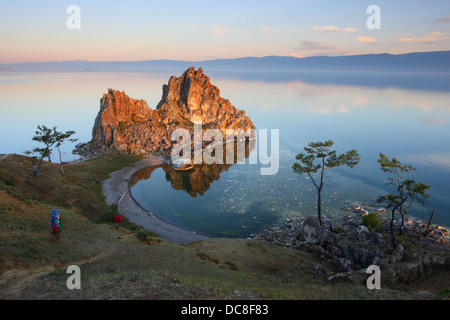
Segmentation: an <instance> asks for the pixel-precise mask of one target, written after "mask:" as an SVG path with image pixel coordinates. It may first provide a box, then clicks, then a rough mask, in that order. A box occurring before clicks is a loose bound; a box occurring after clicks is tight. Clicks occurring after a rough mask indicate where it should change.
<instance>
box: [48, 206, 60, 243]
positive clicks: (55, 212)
mask: <svg viewBox="0 0 450 320" xmlns="http://www.w3.org/2000/svg"><path fill="white" fill-rule="evenodd" d="M51 228H52V234H53V235H54V236H55V238H56V239H58V240H59V236H60V234H61V229H62V224H61V217H60V215H59V209H58V208H53V209H52V220H51Z"/></svg>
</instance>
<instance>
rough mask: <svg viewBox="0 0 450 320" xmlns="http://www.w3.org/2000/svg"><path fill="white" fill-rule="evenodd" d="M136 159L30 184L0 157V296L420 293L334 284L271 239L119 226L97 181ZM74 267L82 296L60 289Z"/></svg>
mask: <svg viewBox="0 0 450 320" xmlns="http://www.w3.org/2000/svg"><path fill="white" fill-rule="evenodd" d="M136 160H137V159H136V157H132V156H122V155H115V156H114V155H109V156H104V157H102V158H99V159H96V160H91V161H88V162H85V163H80V164H71V165H66V166H65V172H66V175H65V176H61V175H60V174H59V168H58V165H55V164H48V163H45V165H44V166H43V168H42V170H41V173H40V175H39V177H38V178H34V177H33V176H32V174H31V173H32V167H31V160H30V159H29V158H26V157H22V156H16V155H13V156H9V157H6V158H3V159H0V298H1V299H11V298H13V299H414V298H417V291H418V290H423V289H422V288H423V287H421V286H418V287H417V288H411V290H394V289H389V288H383V289H382V290H381V291H372V290H368V289H367V288H366V287H365V286H364V285H359V284H331V283H329V282H328V281H327V273H326V272H330V271H332V270H333V266H332V265H331V264H329V263H328V262H327V261H326V260H321V259H319V258H317V257H316V256H313V255H311V254H309V253H307V252H303V251H300V250H295V249H292V248H285V247H281V246H278V245H274V244H272V243H267V242H262V241H255V240H247V239H210V240H206V241H199V242H194V243H191V244H188V245H179V244H175V243H171V242H167V241H163V240H161V239H160V238H158V236H157V235H155V234H151V233H149V232H147V231H145V230H143V229H142V228H139V227H137V226H135V225H133V224H131V223H129V222H128V221H127V220H126V219H125V220H124V221H123V222H121V223H120V224H115V223H113V222H112V216H113V215H114V214H115V213H116V210H115V208H113V207H108V206H106V204H105V203H104V202H103V198H102V193H101V185H100V184H99V183H98V182H97V180H98V179H105V178H107V177H108V173H109V172H111V171H114V170H117V169H119V168H121V167H123V166H125V165H131V164H132V163H134V162H135V161H136ZM26 181H28V182H29V183H27V182H26ZM30 183H31V184H32V185H30ZM55 205H58V206H59V208H60V210H61V216H62V219H63V232H62V234H61V239H60V241H58V242H54V241H52V240H51V239H50V237H49V235H50V214H51V208H52V207H54V206H55ZM72 264H75V265H78V266H79V267H80V268H81V280H82V284H81V285H82V289H81V290H69V289H67V287H66V280H67V277H68V275H67V274H66V268H67V267H68V266H69V265H72ZM319 264H320V265H321V266H322V267H323V268H324V269H325V270H326V272H325V273H319V272H317V270H316V266H317V265H319ZM443 289H445V288H442V287H436V290H437V291H438V290H441V291H442V292H443V293H444V294H446V292H447V291H445V290H443Z"/></svg>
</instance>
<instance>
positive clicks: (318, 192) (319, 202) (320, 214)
mask: <svg viewBox="0 0 450 320" xmlns="http://www.w3.org/2000/svg"><path fill="white" fill-rule="evenodd" d="M321 191H322V188H319V189H318V190H317V217H318V218H319V223H320V227H322V212H321V210H322V208H321V207H322V206H321V204H322V199H321V194H320V193H321Z"/></svg>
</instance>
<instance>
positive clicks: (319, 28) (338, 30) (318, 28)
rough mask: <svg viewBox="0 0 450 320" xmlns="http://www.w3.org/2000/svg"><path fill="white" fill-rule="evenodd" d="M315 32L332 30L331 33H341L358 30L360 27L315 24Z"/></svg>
mask: <svg viewBox="0 0 450 320" xmlns="http://www.w3.org/2000/svg"><path fill="white" fill-rule="evenodd" d="M313 31H314V32H331V33H341V32H356V31H358V29H356V28H352V27H347V28H343V29H341V28H339V27H337V26H332V25H329V26H315V27H314V28H313Z"/></svg>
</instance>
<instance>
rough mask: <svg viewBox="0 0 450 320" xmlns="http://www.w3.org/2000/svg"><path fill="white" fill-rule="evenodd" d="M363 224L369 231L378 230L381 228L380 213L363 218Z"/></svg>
mask: <svg viewBox="0 0 450 320" xmlns="http://www.w3.org/2000/svg"><path fill="white" fill-rule="evenodd" d="M362 223H363V225H364V226H365V227H367V229H369V230H373V229H378V228H379V227H380V226H381V221H380V216H379V214H378V212H373V213H369V214H368V215H366V216H364V217H363V218H362Z"/></svg>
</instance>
